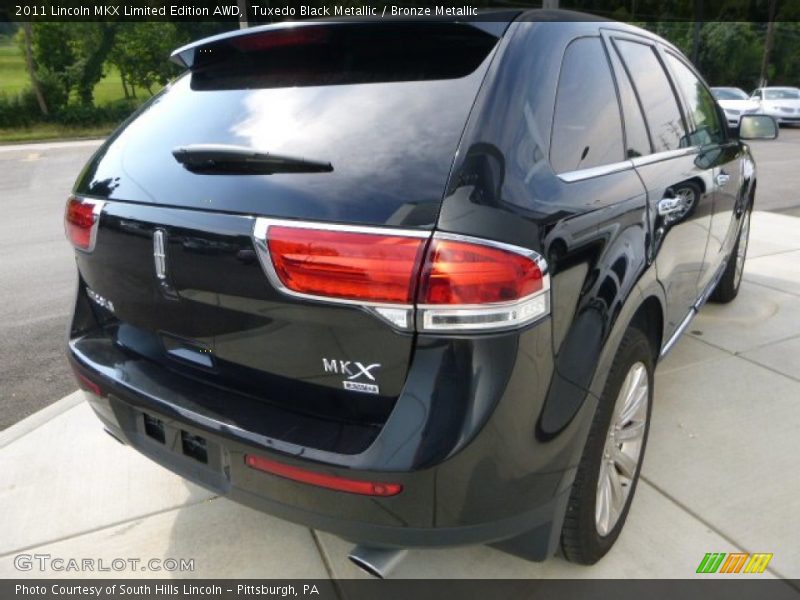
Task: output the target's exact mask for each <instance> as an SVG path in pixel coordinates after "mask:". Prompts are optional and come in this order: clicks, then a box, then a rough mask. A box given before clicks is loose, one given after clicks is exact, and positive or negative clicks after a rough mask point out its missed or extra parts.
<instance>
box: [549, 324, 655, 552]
mask: <svg viewBox="0 0 800 600" xmlns="http://www.w3.org/2000/svg"><path fill="white" fill-rule="evenodd" d="M653 371H654V359H653V350H652V348H651V347H650V342H649V341H648V338H647V336H646V335H645V334H644V333H642V332H641V331H640V330H639V329H636V328H634V327H630V328H628V330H627V331H626V332H625V335H624V336H623V338H622V342H621V343H620V345H619V348H618V349H617V354H616V356H615V357H614V362H613V364H612V366H611V371H610V372H609V375H608V380H607V381H606V386H605V390H604V391H603V395H602V397H601V398H600V402H599V404H598V407H597V411H596V413H595V416H594V420H593V421H592V425H591V428H590V430H589V437H588V438H587V440H586V446H585V447H584V450H583V456H582V457H581V461H580V463H579V465H578V472H577V474H576V476H575V481H574V483H573V485H572V492H571V494H570V499H569V502H568V504H567V512H566V516H565V518H564V526H563V528H562V530H561V550H562V553H563V554H564V557H565V558H566V559H567V560H569V561H570V562H574V563H578V564H583V565H592V564H594V563H596V562H597V561H598V560H600V559H601V558H602V557H603V556H605V554H606V553H607V552H608V551H609V550H610V549H611V547H612V546H613V545H614V542H616V540H617V538H618V537H619V534H620V532H621V531H622V528H623V526H624V525H625V519H626V518H627V516H628V511H629V510H630V506H631V502H632V500H633V496H634V494H635V492H636V484H637V482H638V481H639V472H640V471H641V464H642V460H643V458H644V451H645V447H646V445H647V435H648V433H649V430H650V415H651V412H652V405H653ZM635 377H646V383H645V385H646V389H645V390H644V391H642V389H641V388H639V387H637V386H636V385H633V386H632V387H631V384H635V383H636V381H633V380H632V379H631V378H635ZM631 389H632V390H634V391H636V394H635V395H634V396H636V395H638V396H640V397H639V401H638V402H637V403H636V406H637V410H636V411H634V412H633V416H634V417H635V419H633V418H632V419H630V420H629V421H625V419H624V416H625V414H624V412H623V411H621V410H620V407H624V404H625V399H626V398H629V397H628V395H627V391H628V390H631ZM620 423H621V424H622V428H621V431H623V432H628V434H627V435H626V436H625V437H626V438H627V437H628V436H632V435H633V434H634V433H637V434H638V435H637V436H636V438H631V439H630V440H626V441H625V442H622V441H618V437H613V438H612V437H611V434H612V428H614V427H615V426H619V424H620ZM619 431H620V430H619V429H614V434H615V436H619V433H618V432H619ZM634 440H636V441H638V443H639V446H638V453H636V458H630V457H631V456H632V455H634V454H635V453H634V450H635V449H636V446H635V444H634ZM607 442H608V443H607ZM625 444H628V445H627V446H626V445H625ZM613 447H616V451H617V453H620V454H625V455H626V456H628V459H626V460H624V461H623V464H624V468H622V467H621V466H620V464H619V463H615V462H614V461H613V460H612V461H611V462H610V463H609V462H608V461H609V460H611V458H612V455H613V454H614V451H613V450H611V448H613ZM631 464H633V467H631ZM601 467H602V469H601ZM612 470H613V474H612ZM626 474H627V475H626ZM601 475H602V476H603V482H602V490H601V481H600V479H601ZM614 475H615V476H616V480H617V481H618V482H620V485H619V487H617V486H614V485H611V482H612V478H613V476H614ZM605 484H608V485H607V486H606V485H605ZM603 490H606V491H608V492H609V494H608V495H607V496H606V495H604V494H603ZM615 490H617V491H616V492H615ZM626 490H627V491H626ZM617 494H619V496H617ZM601 497H605V498H607V499H608V502H605V503H604V502H603V501H602V500H601ZM615 498H620V500H619V501H618V502H615V501H614V499H615ZM603 505H605V506H606V507H608V508H609V511H608V512H606V513H604V512H603V510H602V506H603ZM614 507H616V508H617V509H616V510H614ZM604 514H605V515H606V516H607V517H608V519H604V518H603V517H604ZM615 516H616V518H614V517H615Z"/></svg>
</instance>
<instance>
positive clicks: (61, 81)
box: [31, 21, 119, 106]
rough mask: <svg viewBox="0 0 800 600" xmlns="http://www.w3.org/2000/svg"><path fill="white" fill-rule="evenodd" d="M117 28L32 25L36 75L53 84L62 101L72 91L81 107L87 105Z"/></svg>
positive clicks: (110, 26)
mask: <svg viewBox="0 0 800 600" xmlns="http://www.w3.org/2000/svg"><path fill="white" fill-rule="evenodd" d="M118 27H119V25H118V24H117V23H61V22H48V21H41V22H36V23H33V24H32V25H31V36H32V46H33V58H34V62H35V64H36V67H37V75H38V76H39V78H40V79H41V80H43V81H45V80H46V81H53V82H56V84H57V85H58V86H60V88H61V92H62V95H63V97H64V98H65V99H66V98H68V97H69V95H70V94H71V93H72V92H73V91H74V92H75V93H76V94H77V97H78V100H79V101H80V102H81V104H84V105H87V106H89V105H91V104H92V103H93V90H94V86H95V85H97V82H98V81H100V79H101V78H102V77H103V66H104V65H105V62H106V58H107V57H108V54H109V52H111V49H112V47H113V45H114V40H115V38H116V34H117V28H118Z"/></svg>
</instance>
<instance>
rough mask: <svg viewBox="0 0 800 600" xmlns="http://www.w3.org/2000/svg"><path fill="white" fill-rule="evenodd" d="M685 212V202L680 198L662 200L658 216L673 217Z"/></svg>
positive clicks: (659, 204)
mask: <svg viewBox="0 0 800 600" xmlns="http://www.w3.org/2000/svg"><path fill="white" fill-rule="evenodd" d="M682 210H683V200H681V199H680V198H666V197H665V198H662V199H661V200H659V201H658V215H659V216H660V217H665V218H669V217H673V216H675V215H677V214H678V213H680V212H681V211H682Z"/></svg>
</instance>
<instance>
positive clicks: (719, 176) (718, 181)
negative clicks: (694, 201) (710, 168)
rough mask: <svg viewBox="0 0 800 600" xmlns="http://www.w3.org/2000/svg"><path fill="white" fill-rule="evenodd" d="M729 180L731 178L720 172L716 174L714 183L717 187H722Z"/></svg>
mask: <svg viewBox="0 0 800 600" xmlns="http://www.w3.org/2000/svg"><path fill="white" fill-rule="evenodd" d="M730 180H731V176H730V175H728V174H727V173H726V172H725V171H720V172H719V173H717V176H716V177H715V178H714V181H715V182H716V184H717V187H722V186H723V185H725V184H726V183H728V182H729V181H730Z"/></svg>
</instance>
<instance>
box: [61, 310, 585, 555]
mask: <svg viewBox="0 0 800 600" xmlns="http://www.w3.org/2000/svg"><path fill="white" fill-rule="evenodd" d="M549 337H550V324H549V322H548V321H545V322H542V323H540V324H539V325H537V326H534V327H531V328H529V329H528V330H526V331H524V332H523V333H515V334H505V335H503V336H497V337H495V338H490V337H487V338H486V339H483V340H477V341H476V340H466V339H463V340H450V341H443V340H433V339H431V340H424V339H421V340H420V341H419V344H418V345H419V349H418V350H417V351H416V352H415V360H414V363H415V365H416V366H412V371H411V372H410V373H409V382H414V384H413V385H412V384H411V383H408V384H407V386H406V389H405V390H404V393H403V394H402V395H401V397H400V398H399V399H398V403H397V406H396V407H395V409H394V412H393V414H392V415H391V417H390V419H389V421H387V423H386V424H385V425H384V426H383V428H382V430H381V432H380V434H379V435H378V436H377V438H376V439H375V440H374V442H372V444H371V445H370V446H369V448H367V450H365V451H363V452H360V453H358V454H336V453H333V452H329V451H321V450H319V449H318V448H313V447H312V446H310V445H308V446H300V445H297V444H290V443H286V442H285V441H283V440H280V439H274V438H270V437H269V436H265V435H261V434H254V433H253V432H252V431H248V429H247V428H244V427H241V423H233V422H231V421H230V420H228V419H226V418H225V417H224V416H223V415H220V414H216V413H215V412H214V411H213V410H212V409H210V408H209V407H208V406H203V405H202V404H201V403H200V401H201V400H202V398H203V396H204V395H206V396H207V395H208V394H209V390H208V387H209V386H207V385H203V384H200V383H199V382H195V381H193V380H191V379H189V378H186V377H184V376H182V375H178V374H176V373H173V372H172V371H170V370H169V369H167V368H164V367H163V366H161V365H159V364H157V363H153V362H151V361H148V360H146V359H143V358H141V357H137V356H135V355H131V354H130V353H128V352H126V351H124V350H122V349H120V348H119V347H118V346H117V345H115V344H114V342H113V340H112V339H111V338H109V337H105V336H104V335H103V334H102V333H101V332H99V331H95V332H92V333H90V334H86V335H83V336H78V337H73V339H72V340H70V343H69V351H68V355H69V359H70V361H71V363H72V364H73V367H74V368H75V369H76V370H77V371H78V372H79V373H80V374H81V375H82V376H83V377H85V378H87V379H89V380H90V381H92V382H94V383H95V384H97V385H98V386H99V387H100V389H101V390H102V394H101V395H100V396H98V395H95V394H91V393H90V394H87V397H88V399H89V402H90V404H91V406H92V408H93V409H94V411H95V412H96V414H97V416H98V417H99V418H100V420H101V421H102V422H103V425H104V426H105V427H106V428H107V429H108V430H109V432H110V433H112V434H113V435H114V436H115V437H117V438H119V439H120V440H122V441H124V442H125V443H127V444H129V445H131V446H132V447H134V448H135V449H137V450H138V451H140V452H141V453H142V454H144V455H146V456H148V457H149V458H151V459H153V460H154V461H156V462H158V463H159V464H161V465H163V466H165V467H167V468H169V469H170V470H172V471H174V472H175V473H177V474H179V475H181V476H183V477H185V478H187V479H189V480H191V481H194V482H196V483H198V484H199V485H202V486H204V487H206V488H208V489H210V490H212V491H213V492H215V493H216V494H219V495H225V496H228V497H230V498H231V499H233V500H235V501H238V502H241V503H243V504H246V505H249V506H251V507H253V508H256V509H258V510H261V511H264V512H267V513H269V514H272V515H275V516H277V517H280V518H283V519H286V520H289V521H292V522H295V523H299V524H302V525H305V526H308V527H313V528H316V529H320V530H324V531H328V532H331V533H334V534H336V535H338V536H340V537H342V538H344V539H347V540H350V541H352V542H354V543H362V544H369V545H376V546H383V547H414V546H450V545H461V544H482V543H498V542H502V541H504V540H509V539H512V538H516V539H519V537H520V536H521V535H522V536H523V537H524V539H525V542H524V544H523V547H524V550H523V551H518V552H517V553H519V554H523V555H524V556H525V557H526V558H530V559H534V560H543V559H545V558H546V557H547V556H549V555H550V554H552V552H553V551H554V550H555V548H556V546H557V543H558V539H559V536H560V530H561V523H562V520H563V513H564V510H565V506H566V502H567V499H568V494H569V489H570V486H571V483H572V480H573V478H574V473H575V466H576V464H577V461H578V458H579V456H580V452H581V450H582V448H583V444H584V442H585V435H586V431H588V424H589V422H590V420H591V415H592V413H593V411H594V407H595V404H594V402H593V401H590V402H581V403H580V408H579V410H576V411H574V412H573V413H572V414H569V415H558V416H557V418H556V417H554V415H556V414H557V410H558V407H555V411H556V412H554V408H553V406H554V402H555V400H557V399H558V396H560V395H563V394H564V393H573V394H578V395H580V396H582V397H583V398H585V397H586V394H585V393H584V392H582V391H580V390H576V389H572V388H571V387H570V385H569V384H567V383H565V382H563V381H560V380H559V381H551V378H552V377H553V370H552V362H551V361H552V358H551V356H550V340H549ZM454 358H455V359H456V360H455V364H457V365H459V366H458V370H457V371H455V372H454V371H453V368H454V367H453V364H454V363H453V362H452V361H453V359H454ZM476 361H478V362H482V363H484V365H483V366H484V367H485V368H486V371H485V372H484V375H483V376H482V377H481V376H480V375H478V376H477V377H476V373H480V369H476V368H475V362H476ZM415 369H421V370H422V371H424V373H423V372H415ZM426 373H427V375H426ZM486 373H491V376H489V375H487V374H486ZM465 385H466V386H467V387H466V388H465V387H464V386H465ZM201 387H202V388H203V389H201ZM570 390H571V391H570ZM467 391H469V393H470V395H469V397H463V394H464V393H465V392H467ZM211 393H213V394H219V395H220V396H222V397H223V398H224V400H225V402H235V401H236V398H235V397H234V395H232V394H227V393H226V392H225V391H224V390H212V392H211ZM226 394H227V396H226ZM456 403H458V404H459V405H458V406H456V405H454V404H456ZM145 414H147V415H149V416H150V417H154V418H156V419H158V420H160V421H161V422H162V423H163V424H164V430H165V439H164V441H163V442H162V441H157V440H156V439H154V438H153V437H152V436H151V435H148V433H147V432H146V429H145V420H144V415H145ZM186 434H189V435H192V436H201V437H202V438H203V439H204V440H205V443H206V448H207V460H206V462H201V461H199V460H197V459H196V458H192V457H191V456H190V455H188V454H187V453H186V452H185V451H184V448H183V446H182V435H186ZM246 454H256V455H259V456H264V457H267V458H270V459H273V460H277V461H280V462H283V463H285V464H288V465H293V466H299V467H301V468H304V469H310V470H318V471H319V472H322V473H327V474H331V475H336V476H340V477H348V478H351V479H365V480H369V481H388V482H397V483H401V484H402V485H403V487H404V490H403V492H402V493H400V494H398V495H397V496H393V497H386V498H376V497H368V496H360V495H356V494H349V493H344V492H340V491H333V490H328V489H324V488H319V487H315V486H312V485H308V484H303V483H298V482H295V481H290V480H287V479H284V478H281V477H278V476H275V475H271V474H267V473H263V472H260V471H256V470H254V469H252V468H250V467H248V466H247V465H246V464H245V461H244V456H245V455H246ZM301 456H302V458H300V457H301ZM503 545H505V546H506V547H508V544H507V543H505V544H503Z"/></svg>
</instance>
